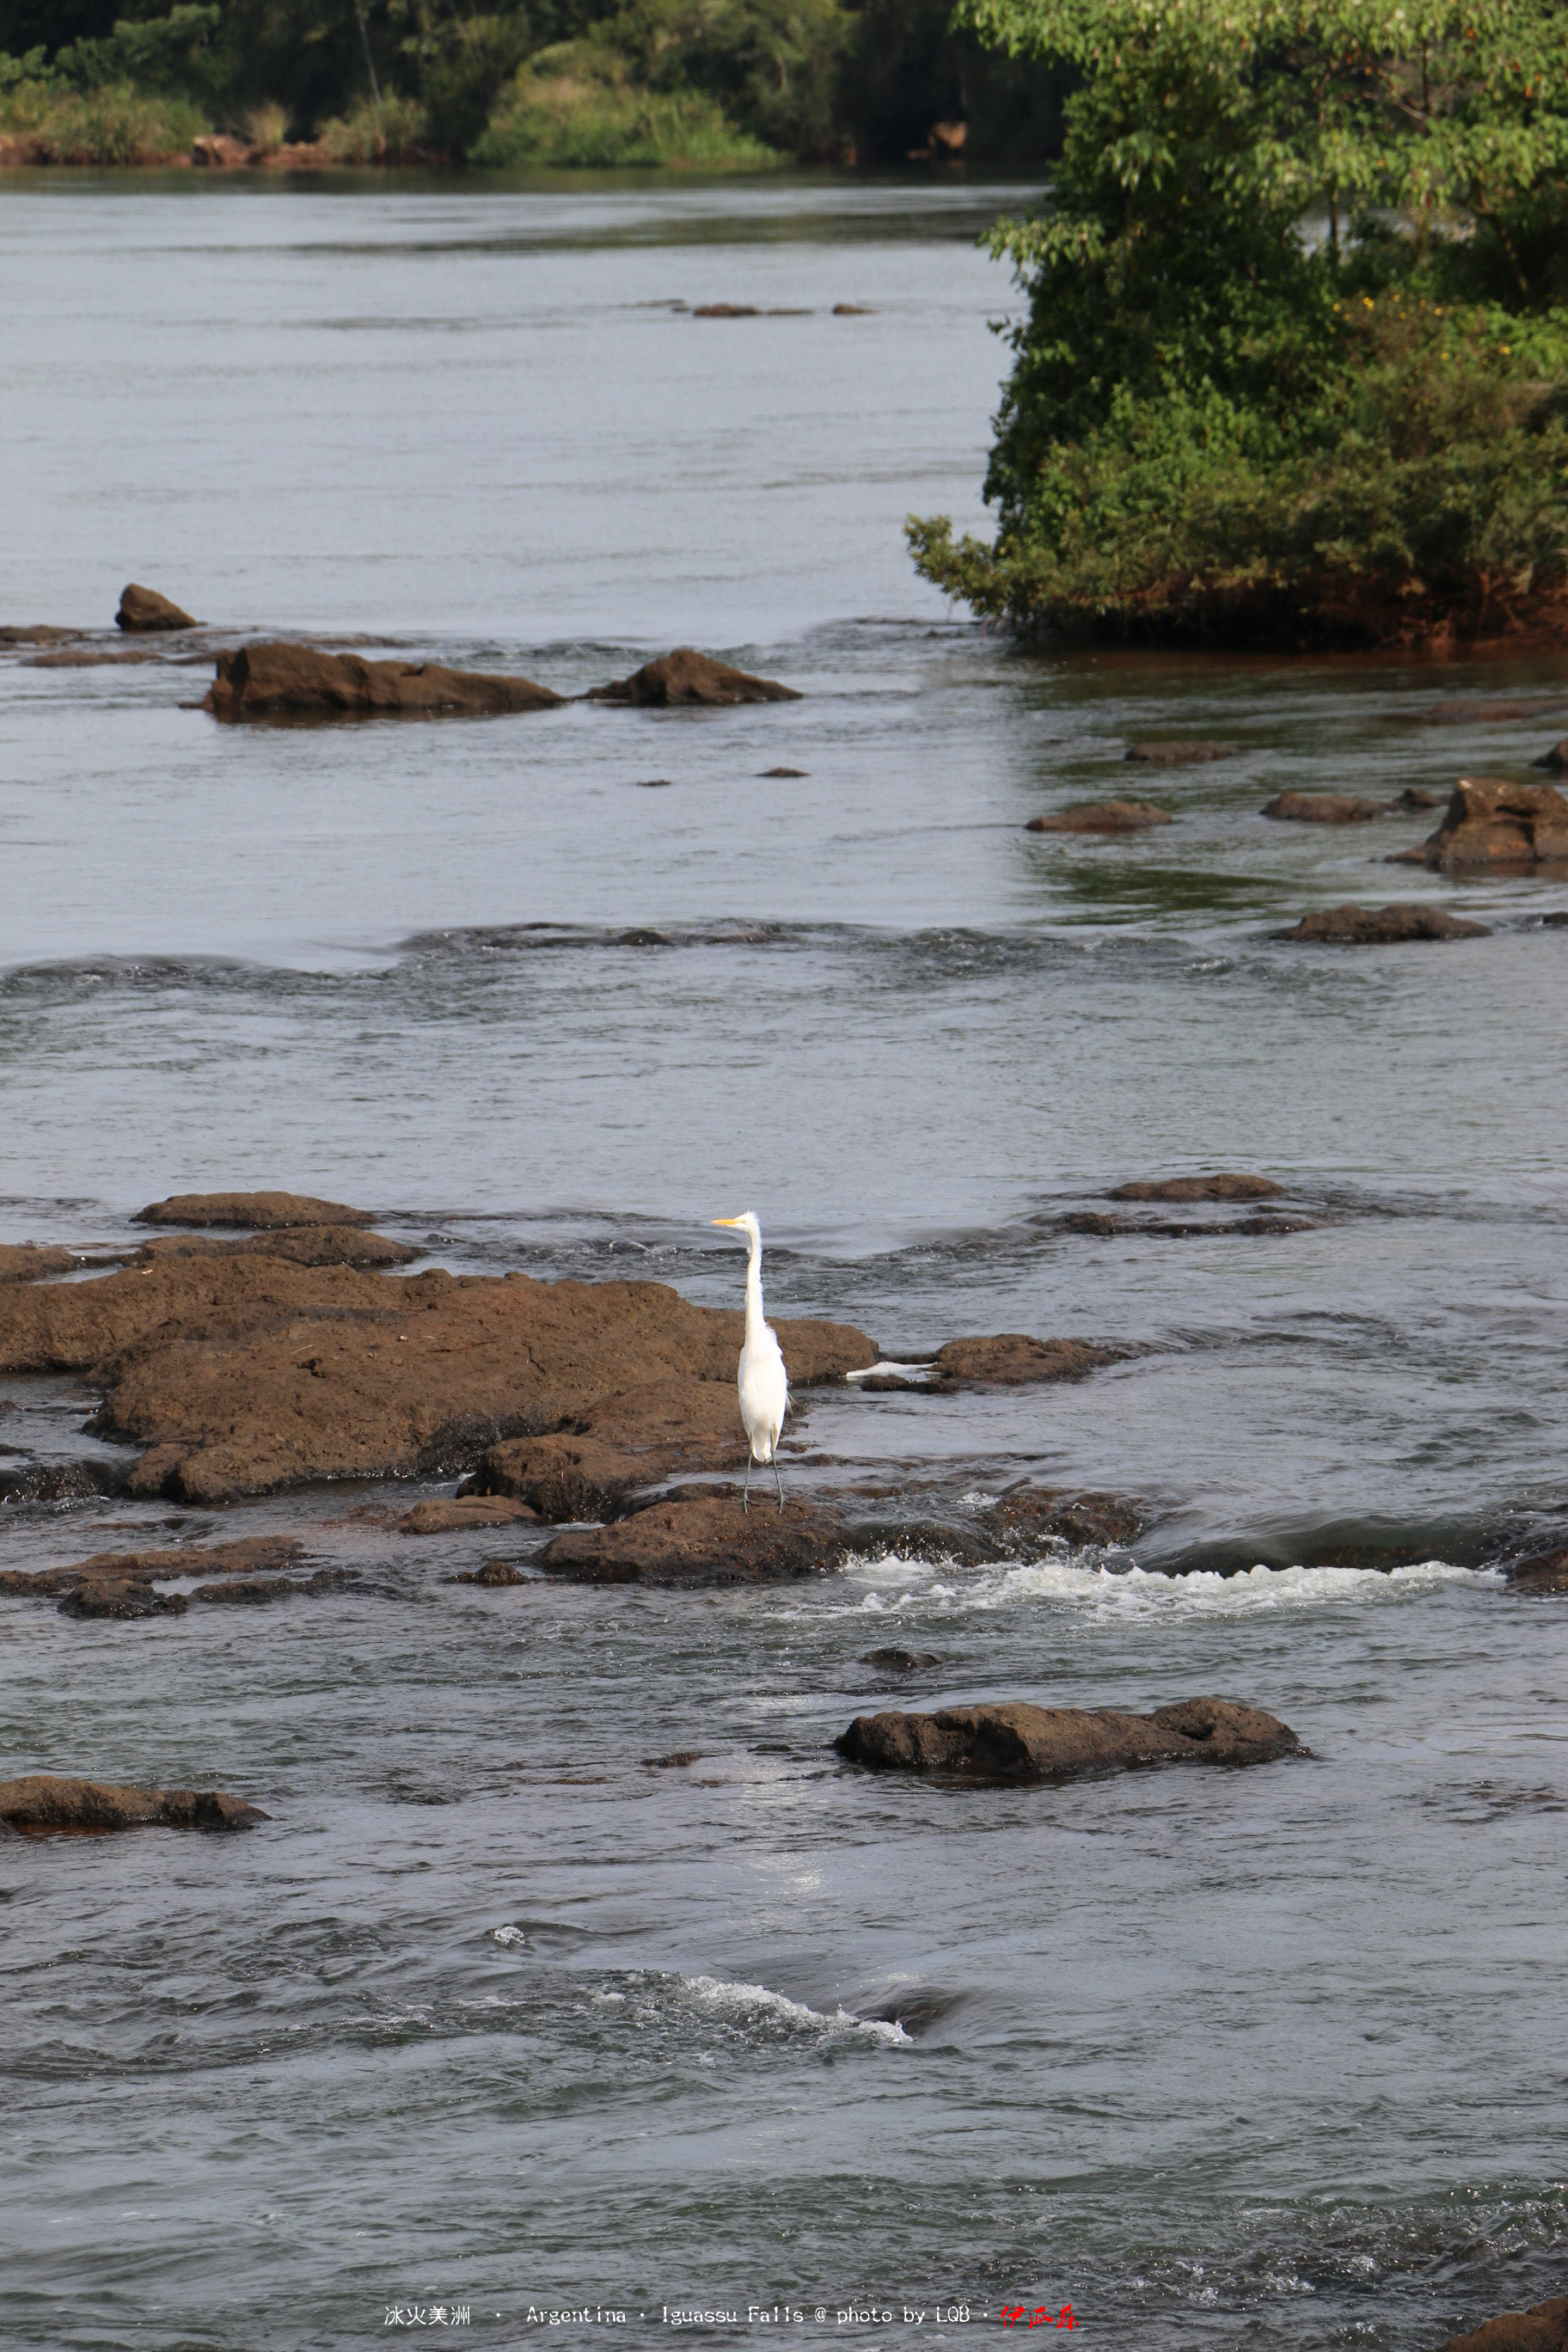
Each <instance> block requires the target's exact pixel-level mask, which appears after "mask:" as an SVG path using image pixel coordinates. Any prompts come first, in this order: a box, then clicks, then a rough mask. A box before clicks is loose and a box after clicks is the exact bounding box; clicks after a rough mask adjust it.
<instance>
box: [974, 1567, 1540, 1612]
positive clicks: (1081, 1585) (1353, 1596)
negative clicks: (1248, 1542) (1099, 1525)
mask: <svg viewBox="0 0 1568 2352" xmlns="http://www.w3.org/2000/svg"><path fill="white" fill-rule="evenodd" d="M1498 1581H1499V1579H1498V1578H1497V1577H1496V1576H1495V1575H1492V1574H1488V1575H1485V1576H1480V1575H1479V1574H1478V1571H1477V1570H1474V1569H1468V1568H1459V1567H1457V1566H1456V1565H1455V1564H1454V1562H1453V1561H1451V1560H1445V1559H1426V1560H1421V1561H1418V1562H1416V1563H1415V1564H1414V1565H1412V1566H1410V1567H1406V1568H1396V1569H1394V1570H1393V1571H1392V1573H1390V1572H1389V1571H1387V1570H1383V1569H1375V1568H1335V1567H1322V1568H1300V1567H1296V1568H1267V1567H1265V1566H1264V1565H1263V1564H1262V1562H1261V1561H1260V1562H1259V1563H1258V1565H1257V1566H1256V1567H1254V1568H1247V1569H1243V1570H1240V1571H1239V1572H1238V1573H1237V1574H1236V1575H1234V1576H1221V1575H1219V1574H1218V1573H1217V1572H1216V1571H1215V1570H1212V1569H1195V1570H1192V1571H1191V1572H1190V1573H1189V1574H1187V1575H1185V1576H1163V1575H1161V1574H1160V1573H1159V1572H1158V1571H1157V1570H1144V1569H1142V1568H1138V1567H1132V1568H1128V1569H1123V1570H1111V1569H1108V1568H1104V1567H1100V1566H1098V1565H1090V1564H1089V1563H1088V1562H1086V1561H1084V1560H1082V1559H1079V1560H1074V1559H1042V1560H1033V1561H1027V1562H1025V1563H1023V1564H1022V1565H1020V1566H1018V1567H1016V1568H1010V1569H1008V1570H1005V1572H1004V1573H1003V1574H1002V1575H1001V1576H1000V1577H993V1578H988V1579H987V1580H985V1581H984V1584H983V1585H981V1586H980V1587H978V1588H977V1589H976V1590H975V1591H973V1592H972V1593H971V1594H970V1596H969V1597H970V1600H971V1601H972V1604H973V1606H974V1607H976V1608H980V1609H999V1608H1004V1607H1005V1606H1006V1605H1008V1604H1009V1603H1010V1602H1015V1601H1027V1600H1049V1601H1068V1602H1076V1603H1079V1604H1080V1605H1083V1604H1087V1605H1088V1606H1089V1608H1091V1609H1092V1610H1094V1612H1096V1613H1097V1614H1100V1615H1106V1616H1110V1615H1117V1616H1128V1617H1138V1616H1152V1615H1155V1614H1163V1613H1174V1614H1185V1615H1194V1616H1227V1617H1229V1616H1247V1615H1251V1614H1253V1613H1255V1612H1259V1611H1266V1610H1277V1609H1314V1608H1322V1607H1324V1606H1325V1605H1329V1604H1334V1603H1343V1602H1352V1603H1365V1602H1368V1601H1380V1600H1386V1599H1388V1598H1389V1597H1390V1596H1392V1595H1394V1594H1398V1595H1400V1596H1404V1595H1407V1594H1413V1593H1417V1592H1429V1591H1433V1590H1434V1589H1435V1588H1436V1586H1438V1585H1442V1584H1455V1583H1461V1582H1470V1583H1474V1582H1486V1583H1490V1584H1495V1583H1496V1582H1498Z"/></svg>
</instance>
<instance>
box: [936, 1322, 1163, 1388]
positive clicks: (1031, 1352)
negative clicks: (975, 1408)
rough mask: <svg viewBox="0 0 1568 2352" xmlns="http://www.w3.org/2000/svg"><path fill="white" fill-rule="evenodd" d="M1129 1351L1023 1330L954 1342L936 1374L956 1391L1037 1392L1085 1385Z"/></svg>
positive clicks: (942, 1351)
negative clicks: (1048, 1386)
mask: <svg viewBox="0 0 1568 2352" xmlns="http://www.w3.org/2000/svg"><path fill="white" fill-rule="evenodd" d="M1126 1352H1127V1351H1126V1349H1123V1348H1106V1347H1101V1346H1100V1345H1098V1344H1097V1343H1096V1342H1095V1341H1094V1340H1091V1339H1030V1337H1029V1336H1028V1334H1027V1333H1026V1332H1024V1331H1003V1332H999V1333H998V1334H997V1335H996V1337H995V1338H994V1339H950V1340H949V1341H948V1343H947V1345H946V1347H945V1348H939V1349H938V1350H937V1353H936V1359H935V1366H934V1370H935V1374H936V1378H937V1380H938V1381H942V1382H945V1383H947V1384H948V1385H950V1386H951V1387H953V1388H965V1389H1016V1388H1033V1387H1035V1386H1037V1384H1041V1383H1044V1382H1046V1381H1081V1380H1087V1379H1088V1377H1089V1373H1090V1372H1098V1371H1100V1370H1101V1369H1102V1368H1103V1367H1104V1366H1105V1365H1107V1364H1116V1363H1120V1362H1121V1360H1122V1358H1123V1357H1124V1356H1125V1354H1126Z"/></svg>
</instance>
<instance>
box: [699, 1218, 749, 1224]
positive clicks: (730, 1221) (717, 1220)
mask: <svg viewBox="0 0 1568 2352" xmlns="http://www.w3.org/2000/svg"><path fill="white" fill-rule="evenodd" d="M708 1222H709V1223H710V1224H712V1225H740V1224H744V1223H745V1219H744V1218H743V1217H710V1219H709V1220H708Z"/></svg>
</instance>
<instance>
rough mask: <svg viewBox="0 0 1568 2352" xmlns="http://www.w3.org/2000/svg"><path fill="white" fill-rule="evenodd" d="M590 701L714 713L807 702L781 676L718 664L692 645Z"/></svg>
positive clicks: (600, 689) (603, 689)
mask: <svg viewBox="0 0 1568 2352" xmlns="http://www.w3.org/2000/svg"><path fill="white" fill-rule="evenodd" d="M588 700H589V701H590V702H630V703H634V704H636V705H637V708H638V709H651V710H664V709H671V708H673V707H675V706H677V705H679V704H681V703H694V702H695V703H706V704H707V705H709V706H710V708H715V709H722V708H725V707H731V708H732V707H733V706H734V705H736V704H738V703H742V702H798V701H799V700H800V695H799V694H798V692H797V691H796V689H795V688H794V687H793V686H781V685H780V684H779V681H778V679H777V678H776V677H752V673H751V672H750V671H749V670H744V669H735V668H733V667H731V664H730V663H729V662H722V661H715V660H714V658H713V656H712V655H711V654H700V653H698V652H697V651H696V650H695V649H694V647H692V646H677V647H676V648H675V651H674V652H673V653H672V654H664V655H662V656H660V658H659V659H658V661H650V662H644V664H643V666H642V667H641V669H635V670H633V672H632V674H631V676H630V677H620V678H615V679H613V680H612V681H611V683H610V684H609V685H608V686H595V688H592V690H591V691H590V693H589V695H588Z"/></svg>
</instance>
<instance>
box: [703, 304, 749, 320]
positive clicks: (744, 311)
mask: <svg viewBox="0 0 1568 2352" xmlns="http://www.w3.org/2000/svg"><path fill="white" fill-rule="evenodd" d="M762 315H763V314H762V312H761V311H760V310H758V309H757V307H756V305H755V303H754V302H700V303H699V304H698V305H697V307H696V309H695V310H693V311H692V313H691V316H692V317H693V318H694V319H760V318H761V317H762Z"/></svg>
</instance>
